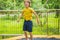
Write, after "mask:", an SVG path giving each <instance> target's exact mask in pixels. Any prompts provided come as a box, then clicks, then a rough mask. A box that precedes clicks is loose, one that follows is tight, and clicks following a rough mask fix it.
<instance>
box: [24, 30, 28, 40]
mask: <svg viewBox="0 0 60 40" xmlns="http://www.w3.org/2000/svg"><path fill="white" fill-rule="evenodd" d="M24 35H25V37H26V40H28V37H27V31H24Z"/></svg>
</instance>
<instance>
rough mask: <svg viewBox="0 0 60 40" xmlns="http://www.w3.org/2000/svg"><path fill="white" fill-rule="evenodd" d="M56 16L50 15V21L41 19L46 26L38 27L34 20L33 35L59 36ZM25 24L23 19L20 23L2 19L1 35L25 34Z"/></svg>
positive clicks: (0, 24)
mask: <svg viewBox="0 0 60 40" xmlns="http://www.w3.org/2000/svg"><path fill="white" fill-rule="evenodd" d="M54 16H55V14H50V15H48V20H46V18H40V21H42V22H43V23H44V21H46V23H45V24H44V25H42V26H43V27H41V26H38V25H37V24H36V21H35V19H33V20H32V21H33V34H37V35H39V34H47V31H48V34H50V35H51V34H58V18H54ZM23 22H24V20H23V19H21V20H20V22H19V23H18V22H17V21H16V20H2V19H0V34H23V33H24V32H23Z"/></svg>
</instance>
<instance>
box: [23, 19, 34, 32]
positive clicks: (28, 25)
mask: <svg viewBox="0 0 60 40" xmlns="http://www.w3.org/2000/svg"><path fill="white" fill-rule="evenodd" d="M32 26H33V24H32V21H30V20H29V21H26V20H25V21H24V25H23V31H28V32H32Z"/></svg>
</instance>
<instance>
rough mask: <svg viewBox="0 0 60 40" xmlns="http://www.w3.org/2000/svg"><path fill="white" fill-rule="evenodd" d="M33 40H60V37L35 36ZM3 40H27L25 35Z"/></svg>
mask: <svg viewBox="0 0 60 40" xmlns="http://www.w3.org/2000/svg"><path fill="white" fill-rule="evenodd" d="M33 37H34V38H33V40H60V35H50V36H47V35H34V36H33ZM3 40H25V38H24V35H22V36H17V37H12V38H7V39H3Z"/></svg>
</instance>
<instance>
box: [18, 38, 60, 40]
mask: <svg viewBox="0 0 60 40" xmlns="http://www.w3.org/2000/svg"><path fill="white" fill-rule="evenodd" d="M29 39H30V38H29ZM17 40H25V38H22V39H17ZM33 40H60V39H59V38H58V39H57V38H33Z"/></svg>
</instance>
